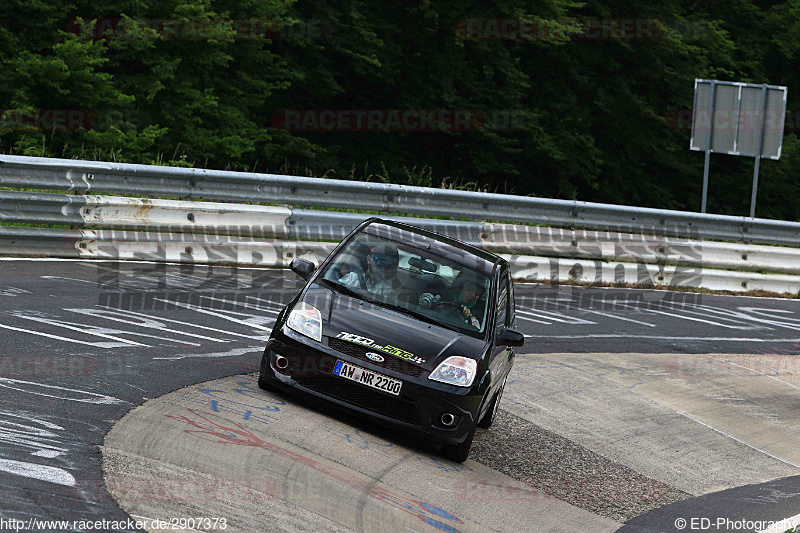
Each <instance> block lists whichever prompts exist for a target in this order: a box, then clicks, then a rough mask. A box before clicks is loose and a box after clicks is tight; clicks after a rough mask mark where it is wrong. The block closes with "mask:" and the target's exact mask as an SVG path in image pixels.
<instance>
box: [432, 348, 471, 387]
mask: <svg viewBox="0 0 800 533" xmlns="http://www.w3.org/2000/svg"><path fill="white" fill-rule="evenodd" d="M477 369H478V362H477V361H476V360H475V359H470V358H469V357H460V356H457V355H456V356H453V357H448V358H447V359H445V360H444V361H443V362H442V363H441V364H440V365H439V366H437V367H436V370H434V371H433V373H432V374H431V375H430V376H428V379H432V380H434V381H441V382H442V383H449V384H450V385H458V386H459V387H469V386H470V385H472V381H473V380H474V379H475V371H476V370H477Z"/></svg>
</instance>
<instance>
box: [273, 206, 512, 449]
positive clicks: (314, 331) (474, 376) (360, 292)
mask: <svg viewBox="0 0 800 533" xmlns="http://www.w3.org/2000/svg"><path fill="white" fill-rule="evenodd" d="M291 268H292V270H293V271H294V272H296V273H297V274H299V275H301V276H302V277H303V278H305V279H306V280H307V281H308V283H307V284H306V285H305V287H304V288H303V289H302V290H301V291H300V293H299V294H298V295H297V296H296V297H295V298H294V299H293V300H292V301H291V302H290V303H289V305H287V306H286V308H284V309H283V310H282V311H281V313H280V314H279V315H278V319H277V322H276V323H275V326H274V328H273V330H272V334H271V336H270V339H269V342H268V343H267V346H266V349H265V351H264V356H263V359H262V361H261V372H260V376H259V385H260V386H261V387H262V388H264V389H271V390H285V389H289V388H291V389H295V390H299V391H303V392H305V393H308V394H311V395H314V396H317V397H320V398H324V399H326V400H329V401H331V402H334V403H336V404H339V405H341V406H345V407H347V408H349V409H352V410H354V411H357V412H359V413H361V414H364V415H369V416H370V417H373V418H375V419H379V420H380V421H382V422H389V423H391V424H393V425H397V426H402V427H404V428H406V429H408V430H412V431H416V432H420V433H422V434H423V435H424V436H425V437H427V438H429V439H431V440H434V441H438V442H441V443H443V447H442V451H443V454H444V455H445V456H446V457H448V458H449V459H452V460H454V461H458V462H462V461H464V460H465V459H466V458H467V455H468V454H469V449H470V446H471V445H472V438H473V435H474V434H475V428H476V427H483V428H488V427H489V426H491V424H492V421H493V420H494V418H495V415H496V413H497V408H498V404H499V403H500V398H501V396H502V394H503V388H504V387H505V382H506V377H507V376H508V373H509V371H510V370H511V365H512V364H513V359H514V348H515V347H519V346H522V344H523V342H524V337H523V335H522V334H521V333H519V332H517V331H515V330H513V329H512V328H513V325H514V285H513V282H512V280H511V275H510V271H509V266H508V263H507V262H506V261H505V260H504V259H502V258H501V257H498V256H496V255H494V254H491V253H488V252H485V251H483V250H480V249H478V248H475V247H473V246H470V245H467V244H464V243H462V242H460V241H457V240H454V239H451V238H448V237H445V236H442V235H439V234H436V233H433V232H430V231H426V230H423V229H419V228H416V227H413V226H409V225H406V224H401V223H396V222H391V221H386V220H381V219H376V218H372V219H369V220H366V221H364V222H363V223H362V224H360V225H359V226H358V227H356V228H355V229H354V230H353V231H352V232H351V233H350V235H348V236H347V237H346V238H345V239H344V240H343V241H342V242H341V243H340V244H339V245H338V246H337V247H336V249H335V250H334V251H333V252H332V253H331V254H330V256H329V257H328V258H327V259H326V260H325V261H324V262H323V263H322V265H321V266H320V268H319V269H316V268H315V265H314V264H313V263H311V262H310V261H307V260H304V259H295V260H294V261H293V262H292V265H291Z"/></svg>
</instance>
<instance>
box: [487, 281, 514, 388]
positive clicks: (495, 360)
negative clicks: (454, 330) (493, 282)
mask: <svg viewBox="0 0 800 533" xmlns="http://www.w3.org/2000/svg"><path fill="white" fill-rule="evenodd" d="M509 283H510V279H509V275H508V270H504V271H502V272H501V273H500V280H499V283H498V286H497V293H496V294H497V301H496V302H495V309H496V311H495V315H494V324H492V327H493V329H494V331H493V337H494V342H493V343H492V347H491V354H490V357H489V372H490V373H491V376H492V384H491V388H492V394H491V395H489V398H491V397H492V396H494V394H495V393H496V392H497V389H498V388H499V387H500V386H501V385H502V384H503V379H504V378H505V376H506V375H507V374H508V368H509V364H510V361H509V357H510V355H511V353H512V352H511V348H510V347H509V346H507V345H506V344H505V343H504V342H503V341H501V340H500V337H501V335H500V333H501V332H502V331H503V328H506V327H509V324H510V319H511V315H510V305H509V302H510V292H509V286H510V285H509Z"/></svg>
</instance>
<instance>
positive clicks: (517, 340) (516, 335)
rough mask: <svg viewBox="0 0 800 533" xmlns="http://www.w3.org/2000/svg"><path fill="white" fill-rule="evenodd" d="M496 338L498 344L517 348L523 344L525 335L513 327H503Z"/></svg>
mask: <svg viewBox="0 0 800 533" xmlns="http://www.w3.org/2000/svg"><path fill="white" fill-rule="evenodd" d="M498 340H499V341H500V342H499V344H505V345H506V346H512V347H515V348H519V347H520V346H522V345H523V344H525V335H523V334H522V333H520V332H519V331H516V330H513V329H508V328H503V330H502V331H501V332H500V335H499V338H498Z"/></svg>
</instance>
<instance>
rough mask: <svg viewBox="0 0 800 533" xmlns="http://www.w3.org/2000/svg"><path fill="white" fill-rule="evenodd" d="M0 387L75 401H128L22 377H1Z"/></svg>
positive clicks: (111, 402) (105, 402) (104, 402)
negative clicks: (73, 394) (71, 394)
mask: <svg viewBox="0 0 800 533" xmlns="http://www.w3.org/2000/svg"><path fill="white" fill-rule="evenodd" d="M0 387H6V388H8V389H14V390H18V391H20V392H27V393H28V394H35V395H37V396H46V397H48V398H56V399H58V400H70V401H73V402H82V403H102V404H114V403H128V402H126V401H125V400H120V399H119V398H114V397H113V396H106V395H105V394H98V393H96V392H88V391H84V390H79V389H68V388H66V387H56V386H55V385H45V384H44V383H35V382H33V381H23V380H21V379H11V378H2V377H0ZM26 387H27V388H26ZM37 388H41V389H44V390H41V391H40V390H37ZM56 391H66V392H69V393H77V394H79V395H84V396H85V398H73V397H70V396H69V395H68V394H64V393H63V392H56Z"/></svg>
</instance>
